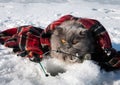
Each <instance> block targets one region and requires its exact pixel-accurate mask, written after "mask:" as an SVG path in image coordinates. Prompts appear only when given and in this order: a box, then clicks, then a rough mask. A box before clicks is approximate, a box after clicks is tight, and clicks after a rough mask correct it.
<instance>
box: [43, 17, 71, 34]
mask: <svg viewBox="0 0 120 85" xmlns="http://www.w3.org/2000/svg"><path fill="white" fill-rule="evenodd" d="M72 18H73V16H72V15H65V16H63V17H61V18H60V19H58V20H56V21H54V22H53V23H51V24H50V25H48V27H47V28H46V29H45V32H47V31H49V30H54V29H55V27H56V26H59V25H60V24H61V23H63V22H64V21H67V20H70V19H72Z"/></svg>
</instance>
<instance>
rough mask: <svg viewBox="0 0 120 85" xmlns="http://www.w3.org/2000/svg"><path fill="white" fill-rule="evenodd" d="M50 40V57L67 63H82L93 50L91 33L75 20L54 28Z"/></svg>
mask: <svg viewBox="0 0 120 85" xmlns="http://www.w3.org/2000/svg"><path fill="white" fill-rule="evenodd" d="M50 40H51V53H50V54H51V56H52V57H55V58H58V59H59V60H62V61H64V62H67V63H74V62H82V61H83V60H84V58H85V57H86V56H87V57H88V58H89V57H90V54H91V53H92V52H93V51H94V48H95V47H94V39H93V36H92V34H91V32H90V31H89V30H87V29H86V28H84V27H83V26H81V24H80V23H78V22H77V21H75V20H71V21H66V22H64V23H62V24H61V25H60V26H58V27H56V29H55V30H54V32H53V34H52V36H51V39H50ZM56 51H58V52H56Z"/></svg>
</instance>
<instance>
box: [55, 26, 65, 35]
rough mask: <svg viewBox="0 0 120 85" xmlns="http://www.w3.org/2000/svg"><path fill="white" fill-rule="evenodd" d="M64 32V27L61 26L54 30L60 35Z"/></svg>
mask: <svg viewBox="0 0 120 85" xmlns="http://www.w3.org/2000/svg"><path fill="white" fill-rule="evenodd" d="M62 32H63V28H61V27H56V28H55V31H54V34H55V35H59V34H62Z"/></svg>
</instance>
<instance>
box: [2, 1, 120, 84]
mask: <svg viewBox="0 0 120 85" xmlns="http://www.w3.org/2000/svg"><path fill="white" fill-rule="evenodd" d="M66 14H72V15H74V16H77V17H87V18H93V19H97V20H99V21H100V22H101V23H102V24H103V26H104V27H105V28H106V29H107V31H108V33H109V35H110V37H111V41H112V45H113V47H114V48H115V49H117V50H120V0H0V30H1V31H2V30H5V29H8V28H11V27H17V26H21V25H33V26H37V27H43V28H44V27H46V26H47V25H48V24H50V23H51V22H52V21H54V20H56V19H58V18H60V17H61V16H63V15H66ZM11 52H12V50H11V49H9V48H5V47H4V46H2V45H0V85H120V71H115V72H109V73H107V72H105V71H100V68H99V66H97V65H96V64H95V63H94V62H92V61H85V62H84V63H82V64H74V65H65V64H62V63H60V62H59V61H57V60H54V59H53V60H45V61H43V62H42V64H43V66H44V67H45V68H47V67H49V68H51V69H54V70H56V69H59V68H57V67H55V65H57V66H58V67H64V68H65V69H66V72H65V73H59V74H58V75H57V76H49V77H45V76H44V73H43V71H42V70H41V67H40V66H39V64H37V63H33V62H30V61H29V60H28V59H26V58H21V57H19V56H16V55H15V54H11Z"/></svg>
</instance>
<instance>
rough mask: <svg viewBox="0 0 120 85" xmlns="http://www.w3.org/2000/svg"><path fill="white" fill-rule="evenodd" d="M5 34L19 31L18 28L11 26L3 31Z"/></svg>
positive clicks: (10, 34)
mask: <svg viewBox="0 0 120 85" xmlns="http://www.w3.org/2000/svg"><path fill="white" fill-rule="evenodd" d="M2 33H3V34H6V35H7V36H8V35H9V36H12V35H14V34H16V33H17V28H10V29H7V30H5V31H2Z"/></svg>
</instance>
